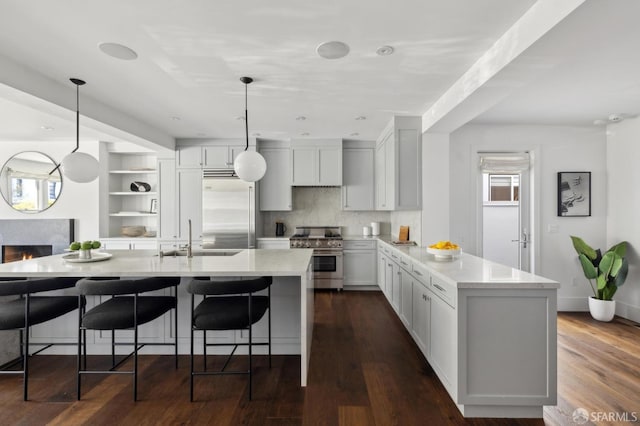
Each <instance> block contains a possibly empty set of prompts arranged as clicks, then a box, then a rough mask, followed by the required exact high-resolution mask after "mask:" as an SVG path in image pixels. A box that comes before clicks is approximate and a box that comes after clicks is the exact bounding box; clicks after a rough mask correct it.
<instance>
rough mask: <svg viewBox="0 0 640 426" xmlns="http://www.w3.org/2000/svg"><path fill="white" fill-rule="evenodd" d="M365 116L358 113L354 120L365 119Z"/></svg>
mask: <svg viewBox="0 0 640 426" xmlns="http://www.w3.org/2000/svg"><path fill="white" fill-rule="evenodd" d="M366 119H367V117H365V116H364V115H359V116H357V117H356V121H362V120H366Z"/></svg>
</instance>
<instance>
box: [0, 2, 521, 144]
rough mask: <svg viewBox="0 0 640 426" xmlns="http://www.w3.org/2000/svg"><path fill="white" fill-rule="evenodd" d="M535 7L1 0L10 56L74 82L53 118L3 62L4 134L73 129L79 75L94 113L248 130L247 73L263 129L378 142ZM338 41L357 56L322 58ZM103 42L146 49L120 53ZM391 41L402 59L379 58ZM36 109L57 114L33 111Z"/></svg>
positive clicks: (0, 116) (194, 127)
mask: <svg viewBox="0 0 640 426" xmlns="http://www.w3.org/2000/svg"><path fill="white" fill-rule="evenodd" d="M533 3H534V1H533V0H508V1H507V0H482V1H478V0H447V1H442V0H396V1H394V2H389V1H382V0H370V1H364V0H360V1H346V0H345V1H329V2H321V1H297V2H290V1H283V0H272V1H269V2H265V1H260V0H247V1H244V2H241V3H238V2H222V1H211V0H191V1H189V2H184V1H177V0H136V1H130V0H111V1H99V0H82V1H81V0H73V1H72V0H65V1H62V0H60V1H50V0H30V1H20V0H2V2H1V7H2V13H0V28H2V37H0V55H1V56H0V58H3V59H4V60H7V61H11V62H12V63H15V64H17V65H18V66H19V67H20V66H22V67H25V70H28V71H29V72H36V73H38V74H40V75H42V76H44V77H46V81H49V82H51V85H54V84H57V85H64V86H63V87H64V88H65V90H67V91H68V97H69V98H70V101H69V102H68V103H67V108H66V109H65V108H58V109H57V110H56V111H54V112H53V113H52V112H51V110H52V109H55V108H53V107H52V105H50V104H48V103H44V104H45V105H44V106H43V107H42V108H39V107H38V106H37V105H34V104H37V102H34V100H33V98H30V100H29V102H27V103H26V104H27V105H29V108H25V107H20V105H18V104H23V102H21V100H20V99H16V98H21V96H20V95H16V94H15V93H14V94H11V93H10V92H11V89H10V88H9V87H7V86H11V85H12V81H10V80H11V79H12V78H11V76H10V75H8V73H7V72H4V73H3V72H2V71H1V70H0V83H4V84H6V85H7V86H5V87H4V88H3V90H0V97H4V98H5V100H0V139H2V140H25V139H36V140H39V139H41V138H42V139H48V138H52V139H56V138H65V137H69V135H71V137H73V136H74V133H75V132H74V130H75V129H74V127H73V124H71V125H69V123H68V121H71V122H72V123H73V120H74V118H75V116H74V114H73V112H70V111H69V107H70V106H72V105H74V104H75V93H74V92H75V87H74V86H73V85H72V84H71V83H69V81H68V79H69V77H78V78H82V79H84V80H86V81H87V85H86V86H83V87H82V88H81V111H82V103H83V102H85V104H86V102H87V100H96V101H98V102H101V103H102V104H105V105H106V106H108V107H110V108H112V109H114V110H117V111H120V112H122V113H123V114H125V115H126V116H128V117H130V118H132V119H135V120H136V121H137V122H139V123H143V124H144V125H148V126H151V127H153V128H156V129H158V130H159V131H160V132H162V133H163V134H166V135H168V136H170V137H172V138H181V137H242V136H243V134H244V123H243V122H242V121H241V120H238V119H237V117H239V116H242V115H243V114H244V86H243V84H242V83H241V82H240V81H239V77H241V76H243V75H247V76H251V77H253V78H254V79H255V80H256V81H255V82H254V83H253V84H251V85H250V86H249V96H248V100H249V128H250V129H249V131H250V133H252V134H254V133H260V136H261V137H265V138H299V137H300V135H301V134H302V133H309V135H308V136H307V137H310V138H321V137H338V138H353V139H375V137H376V136H377V135H378V134H379V132H380V131H381V130H382V128H383V127H384V126H385V124H386V123H387V122H388V120H389V119H390V118H391V116H392V115H394V114H417V115H421V114H422V113H424V112H425V111H426V110H427V109H428V107H429V106H430V105H431V104H432V103H433V102H435V101H436V100H437V99H438V98H439V97H440V96H441V95H442V94H443V93H444V92H445V91H446V90H447V88H448V87H450V86H451V84H452V83H453V82H455V81H456V80H457V79H458V78H459V77H460V76H461V75H462V74H463V73H464V71H466V70H467V69H468V68H469V67H470V66H471V65H472V64H473V63H474V62H475V61H476V60H477V59H478V58H479V57H480V56H481V55H482V53H484V52H485V51H486V50H487V49H488V48H489V47H490V46H491V45H492V44H493V43H494V42H495V41H496V40H497V39H498V38H499V37H500V36H501V35H502V34H503V33H504V32H505V31H506V30H507V29H508V28H509V27H510V26H511V25H512V24H513V23H514V22H515V21H517V20H518V19H519V18H520V17H521V16H522V15H523V14H524V13H525V12H526V11H527V10H528V9H529V7H530V6H531V5H532V4H533ZM330 40H341V41H344V42H346V43H347V44H349V46H350V48H351V51H350V53H349V55H348V56H346V57H345V58H342V59H337V60H326V59H322V58H320V57H318V55H317V54H316V53H315V48H316V46H317V45H318V44H320V43H322V42H324V41H330ZM101 42H117V43H122V44H124V45H127V46H129V47H130V48H132V49H134V50H135V51H136V52H137V53H138V55H139V57H138V59H137V60H135V61H121V60H117V59H114V58H112V57H108V56H106V55H104V54H103V53H101V51H100V50H99V49H98V47H97V46H98V44H99V43H101ZM382 45H391V46H393V47H394V48H395V54H393V55H391V56H386V57H381V56H377V55H376V53H375V51H376V49H377V48H378V47H380V46H382ZM14 77H15V76H14ZM50 91H51V88H50V87H47V85H46V84H43V83H42V81H40V82H39V83H38V84H34V85H33V87H30V92H31V93H33V94H35V95H39V93H42V95H43V97H44V98H45V99H47V97H46V96H45V95H47V94H49V93H50ZM3 92H4V93H3ZM31 108H35V109H36V110H43V111H45V112H37V113H34V114H32V115H31V116H28V113H29V110H30V109H31ZM298 116H306V117H307V119H306V120H304V121H300V120H296V117H298ZM358 116H365V117H367V119H366V120H355V118H356V117H358ZM173 117H177V118H179V119H174V118H173ZM65 121H67V124H64V123H65ZM41 126H50V127H55V130H52V131H48V132H45V131H43V130H42V129H41ZM84 132H85V129H83V131H82V133H83V135H84V136H86V134H84ZM355 133H357V134H358V135H357V136H356V135H354V134H355Z"/></svg>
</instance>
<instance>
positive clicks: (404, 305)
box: [399, 268, 415, 331]
mask: <svg viewBox="0 0 640 426" xmlns="http://www.w3.org/2000/svg"><path fill="white" fill-rule="evenodd" d="M399 269H400V320H401V321H402V323H403V324H404V326H405V327H407V330H409V331H410V330H411V326H412V323H413V294H412V293H413V286H414V285H415V283H414V281H415V279H414V278H413V277H412V276H411V274H410V273H409V272H408V271H406V270H405V269H404V268H399Z"/></svg>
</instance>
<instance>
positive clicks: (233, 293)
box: [187, 277, 273, 402]
mask: <svg viewBox="0 0 640 426" xmlns="http://www.w3.org/2000/svg"><path fill="white" fill-rule="evenodd" d="M272 282H273V278H272V277H259V278H255V279H248V280H228V281H212V280H209V279H203V278H193V279H191V280H190V281H189V283H188V285H187V291H188V292H189V293H191V350H190V355H191V357H190V363H191V383H190V394H189V397H190V401H192V402H193V379H194V377H195V376H203V375H223V374H247V375H248V376H249V399H251V391H252V389H251V388H252V366H253V365H252V358H253V353H252V347H253V346H254V345H267V346H268V349H269V368H271V308H270V306H271V284H272ZM265 289H266V290H267V295H266V296H259V295H254V293H256V292H258V291H262V290H265ZM196 294H198V295H202V296H204V298H203V300H202V301H201V302H200V303H199V304H198V306H197V307H196V306H195V295H196ZM267 311H268V341H267V342H266V343H254V342H253V332H252V325H253V324H255V323H257V322H258V321H260V319H262V317H263V316H264V314H265V313H266V312H267ZM196 330H201V331H202V332H203V343H204V345H203V347H204V371H195V370H194V356H193V346H194V342H193V340H194V332H195V331H196ZM207 330H248V331H249V341H248V342H247V343H242V342H241V343H207ZM207 346H233V350H232V351H231V353H230V354H229V355H228V357H227V359H226V361H225V363H224V365H223V366H222V368H221V369H220V370H219V371H207V364H206V362H207V361H206V360H207ZM238 346H248V349H249V368H248V370H239V371H237V370H236V371H227V370H226V367H227V365H228V364H229V361H230V360H231V357H232V356H233V354H234V353H235V351H236V349H237V348H238Z"/></svg>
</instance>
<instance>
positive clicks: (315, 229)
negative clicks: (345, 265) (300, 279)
mask: <svg viewBox="0 0 640 426" xmlns="http://www.w3.org/2000/svg"><path fill="white" fill-rule="evenodd" d="M289 247H290V248H292V249H296V248H312V249H313V281H314V286H315V288H335V289H338V290H342V287H343V271H342V235H341V234H340V227H339V226H297V227H296V231H295V234H294V235H293V236H291V237H290V238H289Z"/></svg>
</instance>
